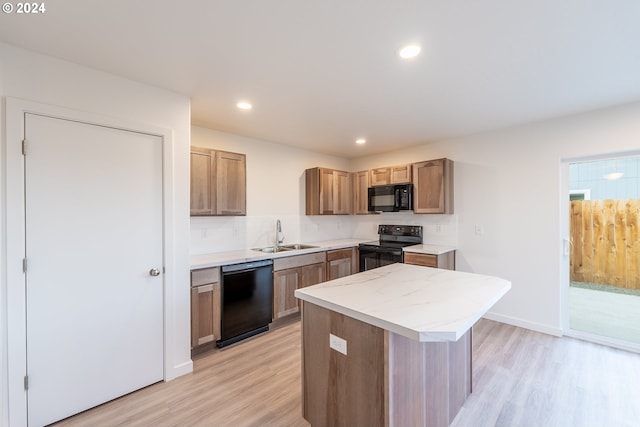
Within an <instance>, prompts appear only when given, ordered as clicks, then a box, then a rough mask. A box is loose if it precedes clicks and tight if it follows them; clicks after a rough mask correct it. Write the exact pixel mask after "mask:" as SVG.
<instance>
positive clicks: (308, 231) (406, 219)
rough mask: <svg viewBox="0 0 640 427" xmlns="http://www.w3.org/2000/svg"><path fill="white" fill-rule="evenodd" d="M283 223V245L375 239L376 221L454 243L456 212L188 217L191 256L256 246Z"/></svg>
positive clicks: (439, 242) (432, 241)
mask: <svg viewBox="0 0 640 427" xmlns="http://www.w3.org/2000/svg"><path fill="white" fill-rule="evenodd" d="M278 219H279V220H280V222H281V224H282V234H283V235H284V239H285V244H287V243H289V244H290V243H306V242H317V241H323V240H335V239H349V238H358V239H367V240H376V239H377V238H378V224H408V225H422V226H423V227H424V230H423V231H424V238H423V240H424V243H428V244H435V245H449V246H457V243H458V218H457V216H456V215H414V214H413V213H382V214H380V215H327V216H306V215H273V216H236V217H191V235H190V239H191V240H190V252H191V254H192V255H196V254H204V253H211V252H224V251H233V250H242V249H248V248H257V247H264V246H269V245H272V244H273V243H274V241H275V226H276V221H277V220H278Z"/></svg>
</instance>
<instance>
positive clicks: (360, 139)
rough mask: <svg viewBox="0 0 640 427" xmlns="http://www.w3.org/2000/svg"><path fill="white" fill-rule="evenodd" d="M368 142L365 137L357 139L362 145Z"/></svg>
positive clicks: (357, 142)
mask: <svg viewBox="0 0 640 427" xmlns="http://www.w3.org/2000/svg"><path fill="white" fill-rule="evenodd" d="M366 142H367V140H366V139H364V138H359V139H356V144H360V145H362V144H364V143H366Z"/></svg>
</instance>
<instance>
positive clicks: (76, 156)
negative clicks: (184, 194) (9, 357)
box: [25, 114, 164, 426]
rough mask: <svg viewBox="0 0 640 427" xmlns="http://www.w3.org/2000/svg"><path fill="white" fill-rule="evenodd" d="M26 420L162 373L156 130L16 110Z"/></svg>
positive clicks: (96, 400) (44, 419) (61, 412)
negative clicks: (21, 162) (22, 144)
mask: <svg viewBox="0 0 640 427" xmlns="http://www.w3.org/2000/svg"><path fill="white" fill-rule="evenodd" d="M25 136H26V140H27V151H26V156H25V203H26V206H25V211H26V218H25V222H26V259H27V270H26V275H25V276H26V302H27V319H26V322H27V375H28V379H29V387H28V391H27V401H28V422H29V425H30V426H39V425H45V424H49V423H51V422H54V421H56V420H59V419H62V418H65V417H67V416H70V415H73V414H75V413H78V412H80V411H83V410H85V409H88V408H90V407H93V406H96V405H99V404H101V403H103V402H106V401H108V400H111V399H113V398H115V397H118V396H121V395H123V394H126V393H129V392H131V391H133V390H136V389H139V388H141V387H144V386H147V385H149V384H152V383H155V382H157V381H160V380H162V379H163V375H164V371H163V365H164V363H163V357H164V356H163V345H164V344H163V276H162V274H160V275H159V276H153V275H151V274H150V270H151V269H153V268H157V269H159V270H160V272H161V273H162V269H163V235H162V230H163V228H162V227H163V224H162V220H163V219H162V140H161V138H160V137H157V136H152V135H147V134H141V133H136V132H130V131H125V130H121V129H114V128H109V127H103V126H96V125H91V124H86V123H79V122H74V121H68V120H62V119H56V118H51V117H45V116H40V115H34V114H27V115H26V116H25Z"/></svg>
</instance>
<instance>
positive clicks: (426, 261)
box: [404, 251, 456, 270]
mask: <svg viewBox="0 0 640 427" xmlns="http://www.w3.org/2000/svg"><path fill="white" fill-rule="evenodd" d="M404 263H405V264H415V265H422V266H424V267H433V268H442V269H445V270H455V269H456V258H455V251H450V252H445V253H443V254H440V255H431V254H419V253H415V252H405V253H404Z"/></svg>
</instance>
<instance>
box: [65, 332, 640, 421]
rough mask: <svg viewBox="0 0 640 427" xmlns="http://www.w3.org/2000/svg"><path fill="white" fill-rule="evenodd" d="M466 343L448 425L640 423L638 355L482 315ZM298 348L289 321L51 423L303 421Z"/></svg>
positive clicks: (639, 369) (639, 361)
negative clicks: (464, 368)
mask: <svg viewBox="0 0 640 427" xmlns="http://www.w3.org/2000/svg"><path fill="white" fill-rule="evenodd" d="M473 340H474V342H473V346H474V371H473V379H474V384H473V387H474V388H473V393H472V394H471V396H470V397H469V399H468V400H467V402H466V403H465V405H464V406H463V408H462V410H461V411H460V413H459V414H458V416H457V417H456V419H455V420H454V422H453V423H452V427H471V426H473V427H485V426H518V427H534V426H540V427H543V426H544V427H552V426H557V427H568V426H571V427H582V426H584V427H590V426H594V427H595V426H616V427H617V426H623V427H625V426H628V427H631V426H638V425H640V399H639V398H638V390H640V388H639V387H640V355H638V354H635V353H629V352H625V351H623V350H616V349H612V348H609V347H604V346H600V345H598V344H592V343H588V342H584V341H579V340H575V339H571V338H556V337H552V336H549V335H544V334H540V333H536V332H532V331H528V330H525V329H521V328H516V327H513V326H509V325H504V324H501V323H496V322H492V321H488V320H481V321H480V322H478V324H477V325H476V327H475V329H474V338H473ZM300 350H301V340H300V323H299V322H292V323H289V324H287V325H285V326H282V327H280V328H278V329H275V330H273V331H270V332H269V333H267V334H264V335H262V336H259V337H257V338H254V339H252V340H249V341H246V342H243V343H241V344H239V345H236V346H233V347H230V348H228V349H225V350H222V351H217V352H214V353H211V354H209V355H206V356H203V357H201V358H198V359H196V360H195V361H194V365H195V366H194V372H193V374H190V375H185V376H183V377H180V378H178V379H176V380H174V381H171V382H168V383H159V384H156V385H153V386H150V387H147V388H145V389H143V390H140V391H138V392H135V393H132V394H129V395H127V396H124V397H122V398H120V399H116V400H114V401H112V402H109V403H106V404H104V405H102V406H99V407H98V408H95V409H92V410H89V411H86V412H84V413H82V414H79V415H76V416H74V417H71V418H68V419H66V420H64V421H62V422H60V423H58V424H56V426H234V427H238V426H308V425H309V424H308V423H307V422H306V421H305V420H304V419H303V418H302V415H301V384H300V367H301V365H300Z"/></svg>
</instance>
